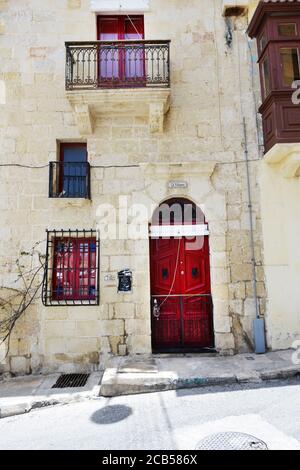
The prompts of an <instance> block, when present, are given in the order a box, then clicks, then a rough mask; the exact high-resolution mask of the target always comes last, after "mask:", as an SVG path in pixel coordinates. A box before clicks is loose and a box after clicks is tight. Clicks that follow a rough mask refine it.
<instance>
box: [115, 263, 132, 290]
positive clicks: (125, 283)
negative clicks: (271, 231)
mask: <svg viewBox="0 0 300 470" xmlns="http://www.w3.org/2000/svg"><path fill="white" fill-rule="evenodd" d="M118 280H119V285H118V292H131V291H132V271H130V269H123V270H122V271H120V272H118Z"/></svg>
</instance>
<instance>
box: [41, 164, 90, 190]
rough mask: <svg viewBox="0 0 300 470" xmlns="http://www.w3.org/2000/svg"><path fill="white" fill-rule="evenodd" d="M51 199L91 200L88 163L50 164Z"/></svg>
mask: <svg viewBox="0 0 300 470" xmlns="http://www.w3.org/2000/svg"><path fill="white" fill-rule="evenodd" d="M49 197H50V198H82V199H84V198H85V199H90V198H91V172H90V164H89V163H88V162H59V161H56V162H50V163H49Z"/></svg>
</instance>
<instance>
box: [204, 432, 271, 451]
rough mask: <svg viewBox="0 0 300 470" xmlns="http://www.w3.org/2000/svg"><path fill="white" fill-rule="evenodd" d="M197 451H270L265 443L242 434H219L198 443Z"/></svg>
mask: <svg viewBox="0 0 300 470" xmlns="http://www.w3.org/2000/svg"><path fill="white" fill-rule="evenodd" d="M196 450H268V446H267V444H266V443H265V442H264V441H261V440H260V439H258V438H257V437H254V436H250V435H249V434H244V433H241V432H219V433H216V434H211V435H209V436H206V437H205V438H204V439H201V441H200V442H198V444H197V447H196Z"/></svg>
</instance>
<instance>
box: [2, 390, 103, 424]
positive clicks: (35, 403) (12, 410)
mask: <svg viewBox="0 0 300 470" xmlns="http://www.w3.org/2000/svg"><path fill="white" fill-rule="evenodd" d="M99 395H100V385H99V386H98V387H94V389H93V391H92V392H91V393H90V394H87V393H85V394H82V395H80V394H78V393H77V394H76V395H71V394H70V395H68V396H65V397H61V398H57V397H55V398H41V399H40V400H34V399H33V400H32V401H29V402H26V403H16V404H13V405H4V406H1V407H0V419H2V418H9V417H11V416H17V415H21V414H25V413H29V412H30V411H31V410H36V409H39V408H46V407H48V406H55V405H67V404H69V403H76V402H77V403H78V402H82V401H86V400H93V399H95V398H98V397H99Z"/></svg>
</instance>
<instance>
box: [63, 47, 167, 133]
mask: <svg viewBox="0 0 300 470" xmlns="http://www.w3.org/2000/svg"><path fill="white" fill-rule="evenodd" d="M66 93H67V97H68V99H69V101H70V103H71V104H72V106H73V108H74V111H75V113H76V117H77V122H78V127H79V130H80V132H81V134H90V133H92V132H93V120H94V118H96V117H97V115H99V114H103V113H106V114H107V113H110V114H114V113H118V114H120V113H122V114H137V115H143V114H149V127H150V131H151V132H162V130H163V120H164V115H165V114H166V112H167V111H168V110H169V99H170V41H146V40H133V41H123V40H118V41H94V42H67V43H66Z"/></svg>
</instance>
